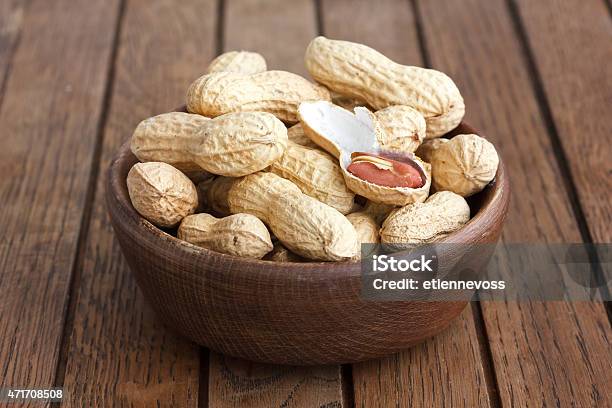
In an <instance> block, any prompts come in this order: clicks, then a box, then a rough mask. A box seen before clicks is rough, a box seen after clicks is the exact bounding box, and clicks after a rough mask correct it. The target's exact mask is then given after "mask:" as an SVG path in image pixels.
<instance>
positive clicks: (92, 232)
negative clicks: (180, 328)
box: [63, 0, 216, 407]
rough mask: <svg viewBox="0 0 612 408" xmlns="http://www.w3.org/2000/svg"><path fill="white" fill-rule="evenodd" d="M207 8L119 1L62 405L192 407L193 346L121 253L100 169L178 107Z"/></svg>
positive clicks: (202, 52) (210, 43)
mask: <svg viewBox="0 0 612 408" xmlns="http://www.w3.org/2000/svg"><path fill="white" fill-rule="evenodd" d="M215 18H216V4H215V2H201V1H197V0H190V1H187V0H186V1H182V2H181V4H180V7H177V5H176V2H174V1H172V0H154V1H151V0H135V1H130V2H128V4H127V9H126V10H125V14H124V18H123V24H122V26H121V36H120V39H119V50H118V54H117V59H116V65H115V80H114V84H113V87H112V98H111V100H110V108H109V114H108V121H107V124H106V128H105V131H104V144H103V148H102V159H101V164H100V166H101V169H100V176H99V177H98V180H97V187H96V193H95V199H94V207H93V214H92V217H91V223H90V228H89V234H88V236H87V241H86V245H85V252H84V256H83V262H82V265H79V270H80V274H79V275H78V276H77V281H76V285H75V287H76V296H77V297H76V299H75V306H74V323H73V329H72V332H71V333H70V337H69V343H68V348H67V353H66V355H67V358H68V360H67V363H66V372H65V380H64V387H65V390H66V393H67V394H68V399H67V400H66V401H65V402H64V404H63V406H68V407H70V406H75V407H82V406H92V405H96V406H113V407H117V406H130V407H139V406H142V407H149V406H180V407H195V406H197V404H198V388H199V387H198V381H199V347H198V346H197V345H195V344H193V343H191V342H189V341H187V340H186V339H183V338H181V337H179V336H178V335H176V334H173V333H172V332H171V331H169V330H168V329H166V328H165V327H163V326H162V325H161V323H160V322H159V320H158V319H157V317H156V316H154V315H153V313H152V312H151V309H150V308H149V306H148V305H147V304H146V302H145V300H144V299H143V297H142V294H141V292H140V291H139V290H138V288H137V286H136V283H135V281H134V279H133V277H132V275H131V273H130V271H129V269H128V266H127V264H126V262H125V260H124V258H123V256H122V255H121V251H120V249H119V247H118V244H117V241H116V240H115V238H114V234H113V231H112V229H111V226H110V221H109V219H108V216H107V214H106V208H105V205H104V187H103V185H104V184H103V183H104V181H105V180H104V179H105V170H106V166H107V165H108V163H109V162H110V160H111V158H112V156H113V155H114V154H115V152H116V150H117V149H118V147H119V146H120V145H121V144H122V143H123V142H124V141H126V140H127V139H128V138H129V137H130V135H131V133H132V131H133V129H134V127H135V126H136V124H137V123H138V122H139V121H140V120H142V119H144V118H146V117H149V116H151V115H154V114H157V113H161V112H165V111H170V110H172V109H174V108H176V107H177V106H180V105H181V104H182V103H183V100H184V97H185V92H186V89H187V87H188V86H189V83H190V82H191V81H192V80H193V79H195V78H196V77H197V76H198V75H200V74H202V73H203V71H204V70H205V67H206V65H207V63H208V61H209V60H210V59H211V58H212V56H213V54H214V51H213V50H214V48H215V44H214V42H215V36H214V27H215Z"/></svg>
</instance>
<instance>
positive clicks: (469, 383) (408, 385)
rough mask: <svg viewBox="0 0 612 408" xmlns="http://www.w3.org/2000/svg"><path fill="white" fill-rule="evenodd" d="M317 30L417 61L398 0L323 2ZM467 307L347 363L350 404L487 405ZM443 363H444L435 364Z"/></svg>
mask: <svg viewBox="0 0 612 408" xmlns="http://www.w3.org/2000/svg"><path fill="white" fill-rule="evenodd" d="M322 5H323V10H322V12H323V31H324V34H325V35H326V36H329V37H330V38H334V39H345V40H350V41H356V42H360V43H363V44H367V45H369V46H371V47H374V48H375V49H377V50H379V51H381V52H382V53H384V54H385V55H387V56H388V57H390V58H392V59H393V60H395V61H397V62H400V63H404V64H409V65H423V61H422V57H421V53H420V49H419V45H418V38H417V31H416V29H415V27H416V24H415V20H414V16H413V13H412V10H411V8H410V5H409V4H408V3H407V2H405V1H400V0H385V1H379V2H377V4H376V6H375V7H372V3H371V2H369V1H348V0H347V1H338V0H333V1H327V0H326V1H324V2H323V3H322ZM471 307H472V306H471V305H470V306H468V308H467V309H466V310H465V311H464V313H462V314H461V316H460V318H459V319H458V320H457V321H456V322H455V323H454V324H453V325H452V327H451V328H449V329H447V330H446V331H445V332H444V333H443V334H441V335H439V336H436V337H435V338H433V339H431V340H429V341H427V342H426V343H424V344H422V345H420V346H417V347H414V348H413V349H411V350H408V351H406V352H403V353H400V354H398V355H395V356H393V357H390V358H387V359H383V360H380V361H379V360H373V361H369V362H365V363H361V364H356V365H354V366H353V384H354V389H355V406H357V407H371V406H381V407H391V406H396V405H397V404H399V406H413V407H419V406H420V407H431V406H451V405H452V406H466V407H470V406H488V405H489V395H488V390H487V384H486V381H485V373H484V370H483V362H482V360H481V358H482V357H481V353H480V350H479V345H478V333H477V332H476V329H475V326H474V320H473V318H472V313H471V310H469V309H470V308H471ZM441 361H443V362H444V363H441Z"/></svg>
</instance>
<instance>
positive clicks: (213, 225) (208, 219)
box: [177, 213, 272, 259]
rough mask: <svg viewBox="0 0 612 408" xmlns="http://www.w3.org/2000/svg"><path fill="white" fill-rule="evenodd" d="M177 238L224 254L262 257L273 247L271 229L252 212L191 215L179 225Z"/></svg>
mask: <svg viewBox="0 0 612 408" xmlns="http://www.w3.org/2000/svg"><path fill="white" fill-rule="evenodd" d="M177 237H178V238H179V239H182V240H183V241H187V242H190V243H192V244H194V245H197V246H200V247H203V248H208V249H211V250H213V251H217V252H221V253H222V254H227V255H234V256H241V257H244V258H254V259H260V258H261V257H263V256H264V255H265V254H267V253H268V252H270V251H271V250H272V240H271V238H270V233H269V232H268V229H267V228H266V226H265V225H264V223H263V222H261V221H260V220H259V219H258V218H257V217H255V216H253V215H251V214H234V215H230V216H228V217H225V218H215V217H213V216H212V215H210V214H206V213H202V214H195V215H189V216H187V217H185V218H184V219H183V221H182V222H181V225H180V226H179V228H178V232H177Z"/></svg>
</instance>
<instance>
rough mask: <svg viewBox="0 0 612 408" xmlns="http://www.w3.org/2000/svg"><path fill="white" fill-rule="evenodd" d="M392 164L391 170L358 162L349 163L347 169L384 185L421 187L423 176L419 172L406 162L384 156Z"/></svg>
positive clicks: (373, 182)
mask: <svg viewBox="0 0 612 408" xmlns="http://www.w3.org/2000/svg"><path fill="white" fill-rule="evenodd" d="M385 160H388V161H389V162H391V163H392V164H393V168H392V169H391V170H383V169H380V168H378V167H377V166H376V165H374V164H373V163H368V162H358V163H351V164H350V165H349V166H348V167H347V170H348V172H349V173H351V174H352V175H354V176H355V177H358V178H360V179H362V180H365V181H367V182H370V183H372V184H376V185H379V186H385V187H407V188H419V187H422V186H423V184H424V182H423V177H422V176H421V173H420V172H419V171H418V170H417V169H415V168H414V167H413V166H411V165H410V164H408V163H402V162H399V161H396V160H391V159H388V158H385Z"/></svg>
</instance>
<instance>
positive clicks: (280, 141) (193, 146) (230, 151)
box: [131, 112, 288, 177]
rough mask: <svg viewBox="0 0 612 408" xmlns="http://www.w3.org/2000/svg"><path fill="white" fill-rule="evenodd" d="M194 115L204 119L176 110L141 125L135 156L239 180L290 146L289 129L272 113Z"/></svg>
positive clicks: (135, 138) (133, 146) (134, 140)
mask: <svg viewBox="0 0 612 408" xmlns="http://www.w3.org/2000/svg"><path fill="white" fill-rule="evenodd" d="M194 117H199V118H201V117H200V116H199V115H192V114H187V113H182V114H180V112H172V113H166V114H162V115H158V116H154V117H152V118H149V119H146V120H144V121H142V122H141V123H140V124H139V125H138V126H137V127H136V130H135V131H134V134H133V136H132V141H131V149H132V152H133V153H134V155H135V156H136V157H138V159H139V160H140V161H160V162H165V163H169V164H172V165H175V164H176V165H178V166H181V168H183V167H188V166H190V167H193V166H197V167H199V168H200V169H203V170H206V171H208V172H210V173H213V174H218V175H223V176H233V177H238V176H244V175H246V174H250V173H254V172H256V171H259V170H261V169H263V168H265V167H267V166H268V165H270V163H272V162H273V161H275V160H276V159H278V158H279V157H280V156H281V155H282V154H283V152H284V151H285V148H286V147H287V140H288V139H287V128H286V127H285V125H283V123H282V122H281V121H280V120H278V119H277V118H276V117H274V115H272V114H270V113H266V112H238V113H229V114H227V115H222V116H219V117H216V118H214V119H194Z"/></svg>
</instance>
